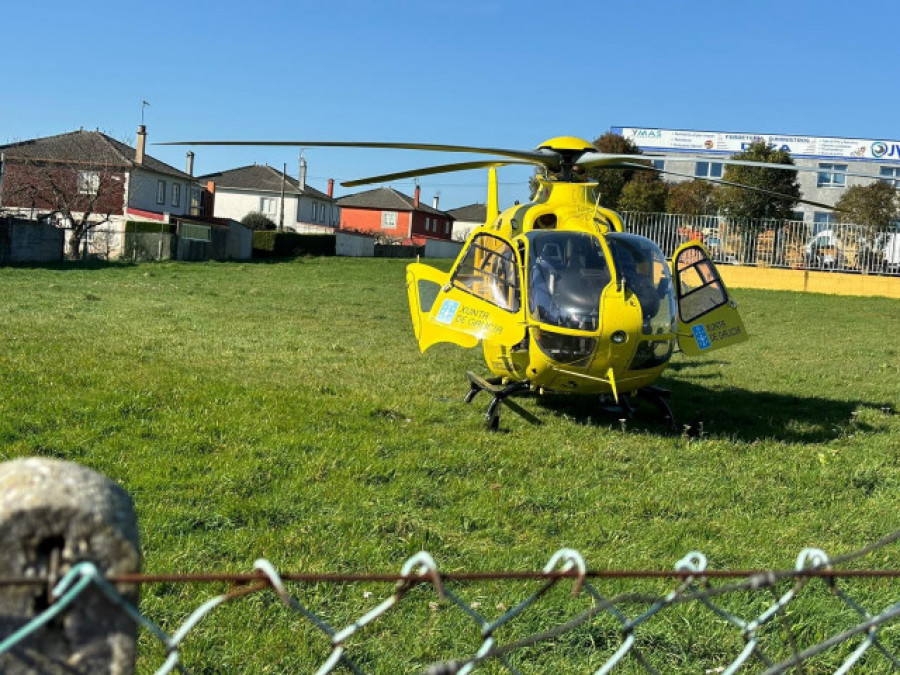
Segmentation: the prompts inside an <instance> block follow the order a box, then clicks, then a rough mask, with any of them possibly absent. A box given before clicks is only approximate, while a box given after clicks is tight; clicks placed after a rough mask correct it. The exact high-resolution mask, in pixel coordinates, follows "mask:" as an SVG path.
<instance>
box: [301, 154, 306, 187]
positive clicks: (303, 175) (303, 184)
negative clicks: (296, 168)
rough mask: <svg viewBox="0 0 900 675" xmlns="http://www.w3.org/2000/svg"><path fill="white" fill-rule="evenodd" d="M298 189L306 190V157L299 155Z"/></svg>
mask: <svg viewBox="0 0 900 675" xmlns="http://www.w3.org/2000/svg"><path fill="white" fill-rule="evenodd" d="M300 189H301V190H305V189H306V157H304V156H303V155H302V154H301V155H300Z"/></svg>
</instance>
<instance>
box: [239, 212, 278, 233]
mask: <svg viewBox="0 0 900 675" xmlns="http://www.w3.org/2000/svg"><path fill="white" fill-rule="evenodd" d="M241 224H242V225H246V226H247V227H249V228H250V229H251V230H274V229H275V228H276V227H277V225H275V223H274V222H272V219H271V218H268V217H266V216H264V215H263V214H261V213H258V212H257V211H251V212H250V213H248V214H247V215H246V216H244V217H243V218H241Z"/></svg>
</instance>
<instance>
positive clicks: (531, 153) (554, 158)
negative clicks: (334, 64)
mask: <svg viewBox="0 0 900 675" xmlns="http://www.w3.org/2000/svg"><path fill="white" fill-rule="evenodd" d="M154 145H246V146H253V145H256V146H295V147H304V148H381V149H386V150H430V151H435V152H471V153H475V154H480V155H499V156H500V157H509V158H511V159H521V160H524V161H526V162H529V163H532V164H540V165H542V166H546V167H548V168H551V169H553V168H556V167H557V166H558V165H559V155H558V154H557V153H556V152H554V151H553V150H509V149H507V148H479V147H475V146H470V145H444V144H439V143H382V142H379V141H375V142H369V141H359V142H357V141H166V142H162V143H154Z"/></svg>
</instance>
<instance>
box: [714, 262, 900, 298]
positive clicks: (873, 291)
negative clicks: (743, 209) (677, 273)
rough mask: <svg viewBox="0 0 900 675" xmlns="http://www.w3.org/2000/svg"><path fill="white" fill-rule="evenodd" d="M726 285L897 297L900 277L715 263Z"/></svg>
mask: <svg viewBox="0 0 900 675" xmlns="http://www.w3.org/2000/svg"><path fill="white" fill-rule="evenodd" d="M716 268H717V269H718V270H719V274H720V275H721V276H722V281H724V282H725V285H726V286H727V287H729V288H758V289H763V290H770V291H803V292H806V293H824V294H826V295H859V296H881V297H885V298H898V299H900V277H882V276H877V275H874V274H841V273H839V272H812V271H810V270H780V269H773V268H771V267H740V266H737V265H717V266H716Z"/></svg>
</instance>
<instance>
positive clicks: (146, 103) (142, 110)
mask: <svg viewBox="0 0 900 675" xmlns="http://www.w3.org/2000/svg"><path fill="white" fill-rule="evenodd" d="M148 105H150V104H149V103H148V102H147V101H141V124H143V123H144V108H146V107H147V106H148Z"/></svg>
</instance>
